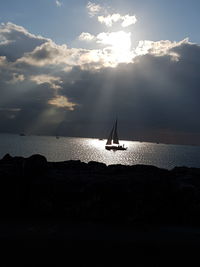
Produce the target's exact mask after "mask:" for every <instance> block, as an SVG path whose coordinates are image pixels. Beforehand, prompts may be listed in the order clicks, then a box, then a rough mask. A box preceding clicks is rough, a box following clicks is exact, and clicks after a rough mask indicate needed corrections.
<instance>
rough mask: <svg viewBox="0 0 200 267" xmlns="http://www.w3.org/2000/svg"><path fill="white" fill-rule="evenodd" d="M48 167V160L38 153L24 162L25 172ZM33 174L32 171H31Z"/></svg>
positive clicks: (35, 171) (38, 170) (42, 169)
mask: <svg viewBox="0 0 200 267" xmlns="http://www.w3.org/2000/svg"><path fill="white" fill-rule="evenodd" d="M46 168H47V160H46V158H45V157H44V156H42V155H39V154H36V155H32V156H31V157H29V158H27V159H26V160H25V162H24V170H25V172H27V171H28V172H30V171H31V172H32V173H38V172H41V171H44V170H46ZM29 174H30V175H31V173H29Z"/></svg>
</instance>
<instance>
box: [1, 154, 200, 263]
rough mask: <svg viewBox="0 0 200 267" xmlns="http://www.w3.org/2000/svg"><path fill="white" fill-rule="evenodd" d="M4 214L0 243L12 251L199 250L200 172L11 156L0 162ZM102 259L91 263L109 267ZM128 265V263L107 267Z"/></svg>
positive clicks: (182, 168)
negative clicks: (181, 248)
mask: <svg viewBox="0 0 200 267" xmlns="http://www.w3.org/2000/svg"><path fill="white" fill-rule="evenodd" d="M0 212H1V220H0V240H1V242H3V243H4V247H5V248H7V249H8V248H9V249H10V245H11V244H12V245H13V246H14V247H16V246H18V245H19V244H20V245H21V246H22V244H23V249H25V247H26V249H27V248H28V250H29V251H32V249H33V247H34V249H36V248H38V247H39V248H40V249H41V250H43V254H44V253H46V252H47V251H49V249H47V247H48V246H49V245H48V246H47V243H48V244H51V249H52V250H53V251H54V253H55V251H56V253H57V254H58V250H59V251H62V249H63V248H65V252H66V251H68V252H69V253H70V255H73V256H74V257H75V255H76V254H77V253H80V252H82V253H83V254H84V255H86V253H87V252H86V251H88V250H90V251H93V250H95V252H96V253H97V251H101V252H102V248H104V250H103V251H104V253H108V254H109V255H111V254H112V253H114V254H115V252H117V251H120V252H122V251H126V252H127V251H129V250H131V251H132V252H133V250H132V248H134V251H135V253H136V254H137V255H140V253H141V250H140V249H138V248H140V247H141V246H142V251H144V247H146V246H147V247H148V249H147V250H146V252H147V251H148V252H149V247H151V248H152V247H154V249H158V248H160V246H161V247H162V246H166V245H170V246H172V244H175V245H176V246H180V245H182V244H184V245H188V244H190V245H193V246H194V245H195V246H199V245H200V230H199V229H200V169H197V168H187V167H176V168H174V169H173V170H165V169H159V168H157V167H154V166H145V165H135V166H123V165H110V166H106V165H105V164H103V163H98V162H89V163H83V162H80V161H66V162H56V163H55V162H47V160H46V158H45V157H43V156H41V155H33V156H31V157H29V158H23V157H11V156H10V155H8V154H7V155H5V156H4V157H3V158H2V159H1V160H0ZM10 241H12V242H10ZM88 242H89V243H88ZM55 244H57V245H56V247H55ZM93 244H94V245H93ZM105 244H106V245H105ZM61 247H62V249H61ZM94 247H95V249H94ZM100 247H101V248H100ZM122 247H123V249H122ZM58 248H59V249H58ZM9 249H8V250H9ZM84 249H85V250H84ZM92 249H93V250H92ZM41 250H40V251H41ZM138 250H139V251H138ZM108 251H109V252H108ZM92 253H94V251H93V252H92ZM110 253H111V254H110ZM176 253H177V251H176ZM94 254H95V253H94ZM151 255H152V254H151ZM82 257H83V255H82ZM97 257H99V254H97ZM100 258H101V260H102V257H100ZM126 258H128V256H126ZM49 259H50V258H49ZM153 259H154V258H153ZM57 260H58V259H57ZM79 260H80V259H79ZM79 260H78V262H76V264H77V265H78V263H80V262H82V261H81V260H80V261H79ZM101 260H100V259H99V261H96V263H95V264H94V262H93V264H92V265H93V266H105V265H106V264H104V263H105V261H104V260H102V264H100V262H101ZM154 260H155V259H154ZM49 261H51V260H49ZM49 261H48V260H47V262H48V264H50V263H49ZM123 263H124V258H123V259H122V263H120V265H119V261H117V263H116V262H115V264H114V265H111V263H109V266H124V264H123ZM140 263H141V261H140ZM154 263H155V262H154ZM98 264H99V265H98ZM117 264H118V265H117ZM43 265H44V263H43ZM27 266H30V262H29V264H28V265H27ZM34 266H38V265H37V264H36V263H35V265H34ZM55 266H56V264H55ZM58 266H60V265H58ZM78 266H79V265H78ZM80 266H84V265H80ZM106 266H107V265H106ZM135 266H136V265H135ZM137 266H143V265H137ZM144 266H146V265H144ZM150 266H151V265H150ZM152 266H157V265H155V264H154V265H152ZM158 266H164V263H162V264H161V265H158Z"/></svg>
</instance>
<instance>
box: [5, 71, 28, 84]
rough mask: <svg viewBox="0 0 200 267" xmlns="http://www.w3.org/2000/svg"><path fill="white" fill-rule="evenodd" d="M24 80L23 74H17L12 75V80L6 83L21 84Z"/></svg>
mask: <svg viewBox="0 0 200 267" xmlns="http://www.w3.org/2000/svg"><path fill="white" fill-rule="evenodd" d="M24 79H25V77H24V75H23V74H19V73H12V79H11V80H10V81H8V83H10V84H16V83H18V82H23V81H24Z"/></svg>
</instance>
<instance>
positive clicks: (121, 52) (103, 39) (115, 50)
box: [97, 31, 132, 63]
mask: <svg viewBox="0 0 200 267" xmlns="http://www.w3.org/2000/svg"><path fill="white" fill-rule="evenodd" d="M97 38H98V43H100V44H103V45H106V48H105V50H109V51H110V57H111V58H112V61H113V62H115V63H122V62H126V63H128V62H131V61H132V52H131V33H130V32H128V33H127V32H124V31H118V32H111V33H108V32H107V33H105V32H102V33H100V34H99V35H98V36H97Z"/></svg>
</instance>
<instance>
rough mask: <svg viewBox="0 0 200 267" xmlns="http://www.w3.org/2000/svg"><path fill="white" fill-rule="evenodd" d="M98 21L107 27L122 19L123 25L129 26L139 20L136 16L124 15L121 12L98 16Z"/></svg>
mask: <svg viewBox="0 0 200 267" xmlns="http://www.w3.org/2000/svg"><path fill="white" fill-rule="evenodd" d="M98 21H99V22H101V23H104V24H105V25H106V26H107V27H111V26H112V25H113V23H114V22H118V21H122V23H121V26H122V27H128V26H130V25H132V24H135V23H136V22H137V19H136V16H129V15H125V16H122V15H120V14H119V13H114V14H112V15H110V14H109V15H107V16H98Z"/></svg>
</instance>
